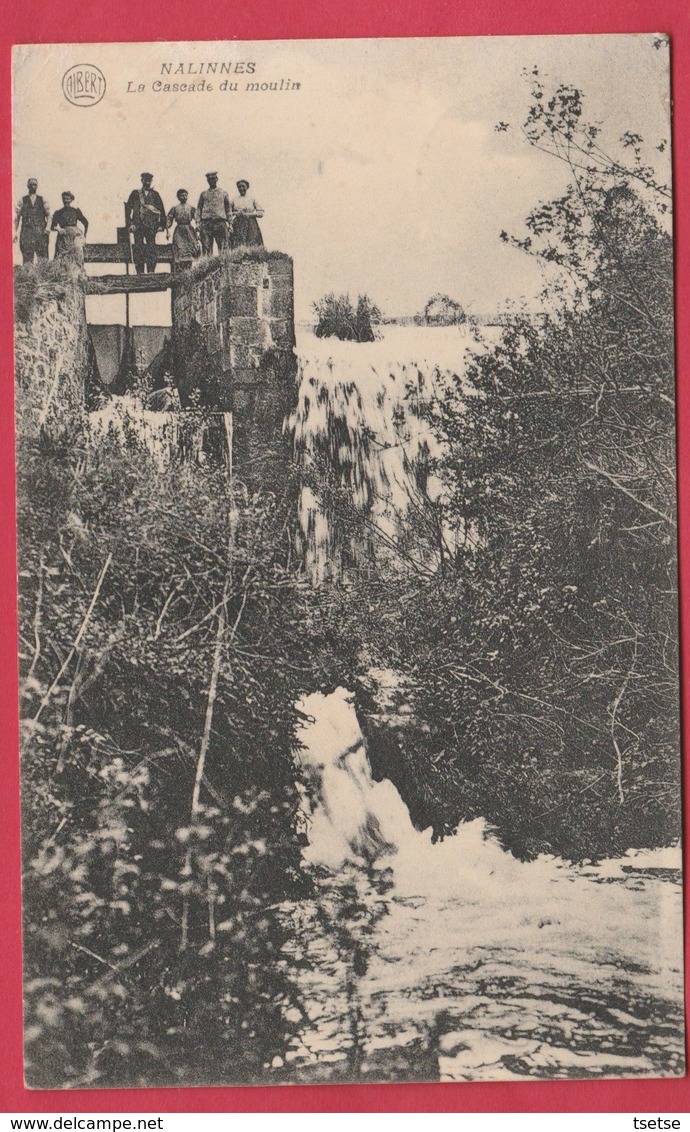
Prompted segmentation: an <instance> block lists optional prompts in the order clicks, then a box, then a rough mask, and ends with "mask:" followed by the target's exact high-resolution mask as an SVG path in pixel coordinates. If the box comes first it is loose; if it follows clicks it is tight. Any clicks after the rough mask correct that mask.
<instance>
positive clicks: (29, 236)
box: [14, 177, 50, 263]
mask: <svg viewBox="0 0 690 1132" xmlns="http://www.w3.org/2000/svg"><path fill="white" fill-rule="evenodd" d="M26 187H27V189H28V190H29V191H28V193H27V194H26V196H24V197H22V198H21V200H20V201H18V203H17V207H16V209H15V213H14V239H15V241H16V240H17V233H19V249H20V251H21V253H22V260H23V262H24V263H33V262H34V256H35V257H36V259H47V258H48V232H47V228H48V220H49V218H50V206H49V205H48V201H47V200H45V198H44V197H41V196H39V195H38V181H37V180H36V178H35V177H29V180H28V181H27V182H26ZM20 226H21V228H20Z"/></svg>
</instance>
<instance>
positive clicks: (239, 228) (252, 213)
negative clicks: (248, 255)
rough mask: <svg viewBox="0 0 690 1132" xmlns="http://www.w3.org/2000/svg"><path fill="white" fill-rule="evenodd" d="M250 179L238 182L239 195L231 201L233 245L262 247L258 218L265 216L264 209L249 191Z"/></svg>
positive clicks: (234, 246) (237, 246) (236, 246)
mask: <svg viewBox="0 0 690 1132" xmlns="http://www.w3.org/2000/svg"><path fill="white" fill-rule="evenodd" d="M248 189H249V181H244V180H243V181H238V182H237V196H235V197H233V198H232V200H231V202H230V208H231V211H232V246H233V248H239V247H249V248H262V247H263V246H264V241H263V236H262V235H261V229H260V228H259V225H258V219H259V218H260V217H261V216H263V214H264V213H263V209H262V208H260V207H259V205H258V203H257V201H256V198H255V197H253V196H250V195H249V193H248Z"/></svg>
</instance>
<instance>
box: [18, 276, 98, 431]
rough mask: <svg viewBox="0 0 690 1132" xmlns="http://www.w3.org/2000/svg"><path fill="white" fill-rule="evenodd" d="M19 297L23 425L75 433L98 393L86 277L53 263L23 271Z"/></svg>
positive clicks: (20, 411) (29, 428)
mask: <svg viewBox="0 0 690 1132" xmlns="http://www.w3.org/2000/svg"><path fill="white" fill-rule="evenodd" d="M14 293H15V334H14V355H15V383H16V397H17V414H16V418H17V427H18V429H21V430H26V431H28V432H39V431H46V432H49V433H52V434H54V435H57V434H59V433H64V432H69V431H70V429H71V428H72V427H73V426H74V425H75V424H77V423H78V422H79V421H80V420H81V419H82V417H83V414H84V413H85V411H86V409H87V407H88V406H87V400H88V398H89V396H90V395H92V394H93V392H94V384H93V383H94V357H93V348H92V346H91V342H90V339H89V335H88V331H87V324H86V309H85V305H84V291H83V288H82V285H81V280H80V277H79V275H78V274H76V273H74V272H71V271H70V270H69V268H67V267H63V266H62V265H53V264H52V263H51V264H46V265H42V264H39V265H37V266H36V267H17V268H15V276H14Z"/></svg>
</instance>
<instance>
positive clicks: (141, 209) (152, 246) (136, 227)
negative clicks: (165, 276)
mask: <svg viewBox="0 0 690 1132" xmlns="http://www.w3.org/2000/svg"><path fill="white" fill-rule="evenodd" d="M152 181H153V173H142V174H141V188H140V189H134V190H133V191H132V192H131V193H130V195H129V200H128V201H127V203H126V204H125V225H126V226H127V228H129V231H130V232H132V233H133V235H134V266H135V268H136V272H137V275H143V274H144V269H146V270H147V271H149V272H152V271H155V270H156V263H157V262H158V259H157V256H156V233H157V232H164V231H165V230H166V228H167V221H166V212H165V209H164V207H163V201H162V200H161V198H160V196H159V195H158V193H157V192H156V190H155V189H153V188H151V182H152Z"/></svg>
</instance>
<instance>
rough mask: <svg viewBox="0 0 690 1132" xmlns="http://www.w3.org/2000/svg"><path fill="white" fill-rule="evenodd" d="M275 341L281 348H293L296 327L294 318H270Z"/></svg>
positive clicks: (272, 335)
mask: <svg viewBox="0 0 690 1132" xmlns="http://www.w3.org/2000/svg"><path fill="white" fill-rule="evenodd" d="M269 326H270V330H271V337H272V339H273V343H274V345H275V346H277V347H278V348H279V349H280V350H291V349H292V347H293V346H294V344H295V327H294V323H293V321H292V319H289V320H288V319H285V318H272V319H270V320H269Z"/></svg>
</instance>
